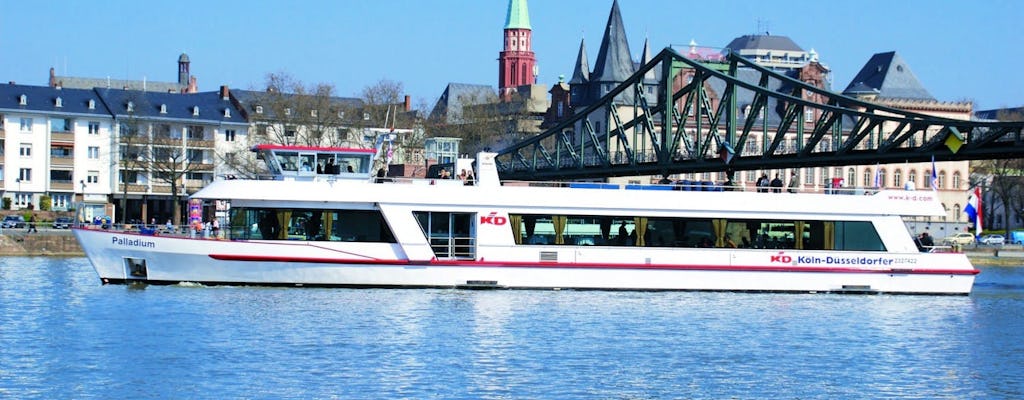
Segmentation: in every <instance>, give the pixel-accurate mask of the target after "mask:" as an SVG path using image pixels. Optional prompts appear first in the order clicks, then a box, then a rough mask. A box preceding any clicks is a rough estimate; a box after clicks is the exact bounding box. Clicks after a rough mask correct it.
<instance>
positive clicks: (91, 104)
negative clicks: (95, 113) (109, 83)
mask: <svg viewBox="0 0 1024 400" xmlns="http://www.w3.org/2000/svg"><path fill="white" fill-rule="evenodd" d="M89 109H90V110H95V109H96V100H93V99H89Z"/></svg>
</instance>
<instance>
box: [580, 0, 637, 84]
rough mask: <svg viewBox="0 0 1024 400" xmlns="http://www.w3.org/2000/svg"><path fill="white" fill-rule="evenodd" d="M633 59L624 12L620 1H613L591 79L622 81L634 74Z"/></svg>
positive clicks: (595, 80)
mask: <svg viewBox="0 0 1024 400" xmlns="http://www.w3.org/2000/svg"><path fill="white" fill-rule="evenodd" d="M633 72H635V70H634V68H633V59H632V58H631V57H630V53H629V42H628V41H626V29H625V27H624V26H623V25H622V13H620V12H619V1H618V0H614V1H612V11H611V13H609V14H608V24H607V25H606V26H605V30H604V38H603V39H602V40H601V48H600V49H599V50H598V51H597V64H596V65H595V66H594V73H593V74H592V75H591V76H590V80H591V81H594V82H622V81H625V80H626V79H627V78H629V76H630V75H633Z"/></svg>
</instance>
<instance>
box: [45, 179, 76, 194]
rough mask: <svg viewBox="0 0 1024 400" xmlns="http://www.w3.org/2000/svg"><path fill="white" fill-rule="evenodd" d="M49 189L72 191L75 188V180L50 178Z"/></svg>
mask: <svg viewBox="0 0 1024 400" xmlns="http://www.w3.org/2000/svg"><path fill="white" fill-rule="evenodd" d="M50 190H53V191H68V192H73V191H74V190H75V182H73V181H68V180H51V181H50Z"/></svg>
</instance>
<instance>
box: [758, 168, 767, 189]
mask: <svg viewBox="0 0 1024 400" xmlns="http://www.w3.org/2000/svg"><path fill="white" fill-rule="evenodd" d="M756 185H757V192H758V193H767V192H768V174H765V173H762V174H761V177H760V178H757V183H756Z"/></svg>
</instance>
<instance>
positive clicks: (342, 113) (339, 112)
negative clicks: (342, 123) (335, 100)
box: [338, 111, 345, 119]
mask: <svg viewBox="0 0 1024 400" xmlns="http://www.w3.org/2000/svg"><path fill="white" fill-rule="evenodd" d="M338 118H339V119H345V112H344V111H338Z"/></svg>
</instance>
